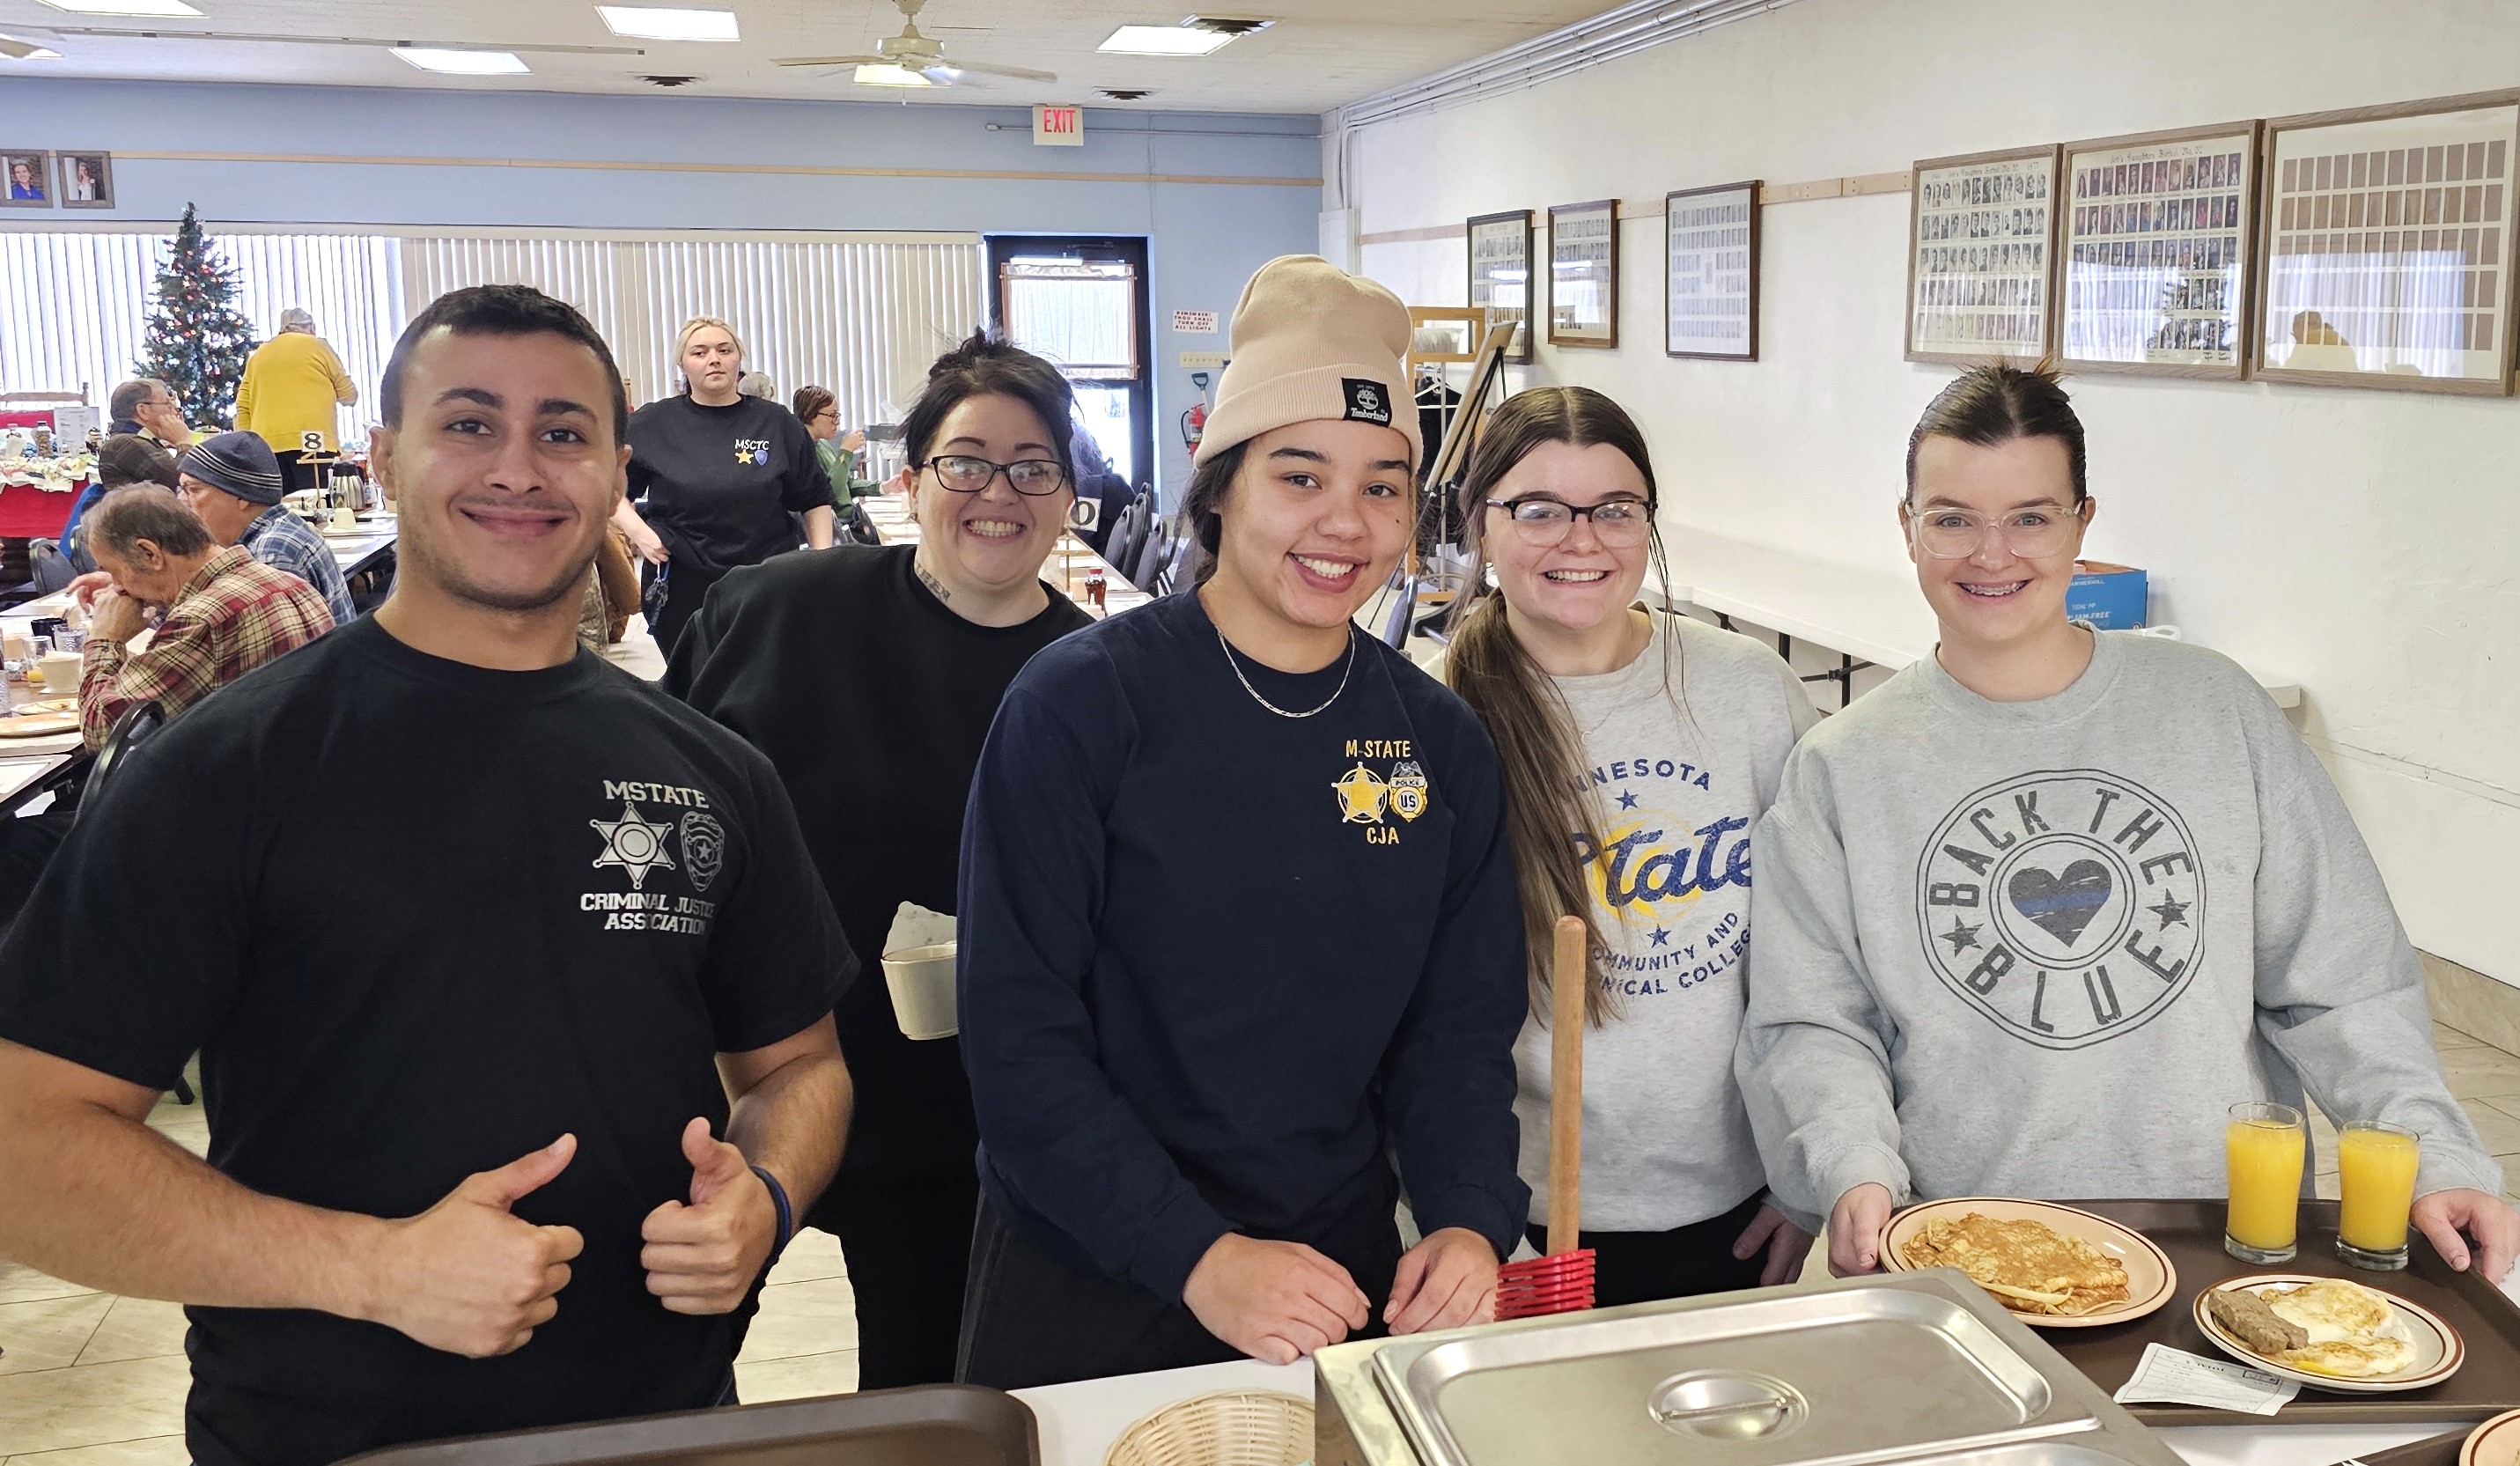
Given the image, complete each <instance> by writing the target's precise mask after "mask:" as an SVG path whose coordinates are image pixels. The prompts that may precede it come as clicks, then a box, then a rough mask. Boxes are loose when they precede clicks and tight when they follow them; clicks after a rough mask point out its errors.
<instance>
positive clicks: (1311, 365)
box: [1193, 254, 1420, 469]
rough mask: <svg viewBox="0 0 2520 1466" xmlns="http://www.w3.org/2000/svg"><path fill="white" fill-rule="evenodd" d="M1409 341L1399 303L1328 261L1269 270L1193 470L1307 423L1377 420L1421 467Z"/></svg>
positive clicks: (1292, 259) (1242, 312)
mask: <svg viewBox="0 0 2520 1466" xmlns="http://www.w3.org/2000/svg"><path fill="white" fill-rule="evenodd" d="M1409 333H1410V327H1409V308H1408V307H1407V306H1405V305H1402V304H1401V303H1400V297H1399V296H1397V295H1394V294H1393V293H1391V291H1390V290H1388V289H1384V288H1383V287H1382V286H1379V285H1376V284H1375V283H1374V282H1373V281H1371V280H1368V279H1366V278H1365V277H1363V276H1361V275H1350V274H1349V273H1347V272H1346V271H1345V270H1342V269H1340V268H1339V267H1338V266H1336V265H1333V264H1331V263H1330V262H1329V261H1328V260H1326V259H1323V258H1322V257H1321V256H1320V255H1317V254H1288V255H1283V256H1281V257H1279V258H1277V259H1273V260H1271V261H1269V263H1267V264H1265V265H1262V266H1261V267H1260V269H1259V272H1258V273H1257V274H1255V275H1253V276H1252V277H1251V283H1250V284H1249V285H1247V286H1244V287H1243V289H1242V299H1241V301H1240V302H1239V303H1238V304H1237V305H1236V306H1235V308H1234V340H1233V352H1232V358H1231V360H1230V361H1229V362H1228V363H1227V364H1226V368H1225V377H1224V378H1223V380H1221V381H1219V382H1218V383H1217V389H1216V411H1214V412H1213V413H1211V414H1209V415H1208V419H1207V430H1206V432H1205V433H1204V434H1203V435H1202V436H1201V437H1200V439H1199V444H1198V452H1197V453H1196V454H1195V455H1194V456H1193V462H1194V463H1198V464H1206V463H1208V462H1209V461H1211V460H1213V459H1214V458H1215V457H1216V456H1217V455H1218V454H1220V453H1224V452H1227V451H1228V450H1231V449H1233V448H1236V447H1238V446H1239V445H1241V444H1243V443H1247V442H1249V441H1251V440H1252V439H1253V438H1256V437H1258V436H1260V435H1261V434H1262V433H1266V432H1275V431H1277V430H1278V429H1279V428H1282V427H1292V426H1294V425H1295V424H1296V423H1299V422H1368V423H1372V424H1373V425H1374V426H1376V427H1387V428H1389V429H1391V430H1392V431H1393V432H1396V433H1399V434H1400V437H1401V441H1402V444H1403V448H1402V452H1404V453H1405V454H1406V455H1407V457H1408V461H1409V466H1410V467H1411V468H1412V469H1415V468H1416V467H1417V466H1418V450H1419V447H1420V444H1419V443H1418V434H1417V432H1416V431H1415V430H1414V429H1415V427H1416V422H1415V421H1414V420H1412V421H1411V422H1410V424H1409V425H1408V426H1406V427H1404V426H1402V425H1401V419H1402V417H1403V414H1402V412H1401V409H1402V408H1403V407H1405V406H1407V405H1408V404H1409V403H1410V401H1411V400H1412V399H1411V397H1410V389H1409V374H1408V372H1407V370H1406V369H1405V368H1404V367H1403V366H1402V364H1401V360H1400V359H1401V358H1402V357H1403V356H1405V355H1407V354H1408V351H1409Z"/></svg>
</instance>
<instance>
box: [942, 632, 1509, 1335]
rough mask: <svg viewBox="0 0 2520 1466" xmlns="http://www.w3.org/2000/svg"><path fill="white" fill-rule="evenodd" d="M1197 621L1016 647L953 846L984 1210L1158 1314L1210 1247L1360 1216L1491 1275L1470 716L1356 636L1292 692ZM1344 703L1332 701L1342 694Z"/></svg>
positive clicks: (1492, 839)
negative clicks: (1412, 1220)
mask: <svg viewBox="0 0 2520 1466" xmlns="http://www.w3.org/2000/svg"><path fill="white" fill-rule="evenodd" d="M1238 665H1239V667H1240V670H1241V672H1242V674H1243V676H1245V677H1247V678H1248V679H1249V680H1250V682H1251V685H1252V687H1253V688H1256V689H1258V690H1259V692H1260V693H1261V695H1263V696H1266V697H1267V698H1268V699H1269V700H1270V701H1271V702H1273V703H1275V704H1276V705H1277V706H1279V707H1281V708H1288V709H1303V708H1310V707H1314V706H1317V705H1319V704H1321V703H1322V702H1324V701H1325V700H1326V699H1329V698H1330V696H1331V693H1332V691H1333V689H1339V690H1338V694H1337V697H1336V700H1335V701H1332V702H1331V703H1330V705H1329V706H1328V708H1327V709H1325V710H1324V711H1323V712H1322V713H1320V714H1319V715H1318V716H1315V717H1310V718H1287V717H1282V716H1280V715H1278V714H1276V713H1273V712H1271V711H1269V710H1268V709H1267V708H1264V707H1262V706H1261V705H1260V703H1259V702H1258V701H1257V700H1256V699H1255V698H1254V697H1253V696H1252V694H1251V693H1250V692H1249V691H1246V690H1245V689H1243V687H1242V685H1241V684H1240V683H1239V682H1238V680H1237V679H1236V676H1235V671H1236V667H1235V665H1230V664H1229V663H1228V661H1227V654H1226V651H1225V648H1224V646H1223V644H1221V643H1220V642H1219V641H1218V638H1217V634H1216V629H1215V627H1214V625H1213V624H1212V623H1211V622H1210V621H1209V620H1208V618H1207V615H1206V612H1205V611H1204V609H1203V608H1202V607H1201V606H1200V604H1199V600H1198V598H1197V597H1196V596H1173V597H1167V598H1165V599H1163V600H1157V601H1154V602H1151V603H1150V604H1148V605H1147V606H1145V607H1144V608H1142V609H1139V610H1135V611H1131V612H1129V613H1128V614H1125V615H1121V616H1115V617H1113V618H1111V619H1110V620H1108V621H1105V622H1103V623H1102V624H1101V625H1099V626H1095V627H1091V628H1088V629H1087V630H1085V631H1082V632H1079V633H1077V634H1076V635H1074V636H1071V637H1068V638H1066V639H1065V640H1063V641H1061V642H1058V643H1057V644H1053V645H1051V646H1049V647H1047V648H1045V649H1044V650H1043V651H1042V652H1041V654H1040V655H1038V656H1036V657H1035V658H1033V660H1032V662H1031V664H1030V665H1028V666H1027V667H1026V668H1025V669H1024V671H1023V672H1022V674H1021V675H1019V676H1018V677H1017V678H1016V679H1015V682H1014V684H1013V686H1012V688H1010V689H1008V692H1007V696H1006V700H1005V702H1004V703H1003V704H1002V705H1001V707H1000V709H999V712H998V718H997V722H996V724H995V725H994V726H993V727H992V729H991V730H990V733H989V738H988V742H987V745H986V746H985V747H984V748H983V750H982V752H981V755H980V765H979V770H978V773H977V776H976V777H975V778H974V779H973V782H972V786H971V801H970V807H969V812H968V814H967V818H966V822H965V825H964V834H963V866H962V882H961V885H962V891H961V928H960V937H961V943H962V946H961V953H962V961H961V968H962V970H961V984H960V986H961V1008H962V1029H963V1053H964V1062H965V1065H966V1066H967V1069H968V1070H969V1072H970V1077H971V1094H972V1100H973V1104H974V1107H975V1109H976V1111H977V1114H978V1118H979V1124H980V1183H981V1186H982V1188H983V1189H984V1190H985V1191H986V1193H987V1195H988V1197H989V1199H990V1201H991V1202H992V1203H993V1204H994V1205H996V1206H997V1207H998V1208H999V1209H1000V1210H1001V1211H1002V1212H1004V1213H1005V1214H1007V1215H1008V1216H1009V1217H1010V1218H1011V1219H1012V1222H1014V1224H1016V1225H1018V1226H1021V1227H1023V1228H1024V1229H1025V1230H1026V1232H1027V1233H1028V1234H1029V1235H1031V1236H1033V1237H1035V1238H1036V1239H1037V1240H1038V1241H1040V1242H1041V1243H1042V1244H1043V1245H1044V1246H1045V1247H1046V1248H1048V1249H1049V1250H1051V1251H1052V1252H1054V1253H1055V1254H1057V1255H1059V1256H1063V1257H1065V1258H1067V1259H1068V1260H1069V1261H1071V1262H1072V1263H1075V1264H1077V1265H1079V1266H1092V1267H1093V1268H1095V1269H1097V1270H1099V1271H1101V1272H1103V1273H1105V1274H1107V1275H1110V1276H1113V1277H1120V1278H1126V1279H1128V1280H1130V1281H1132V1282H1135V1283H1137V1284H1138V1285H1139V1286H1141V1287H1144V1288H1146V1289H1148V1291H1150V1292H1153V1293H1155V1294H1156V1295H1157V1296H1159V1297H1165V1298H1178V1297H1180V1296H1181V1290H1182V1285H1183V1283H1184V1282H1185V1281H1186V1280H1187V1279H1188V1278H1189V1276H1190V1272H1191V1269H1192V1268H1193V1266H1196V1265H1197V1263H1198V1260H1199V1258H1200V1257H1201V1256H1202V1255H1204V1254H1205V1253H1206V1251H1207V1249H1208V1248H1209V1247H1210V1246H1211V1245H1213V1244H1214V1243H1215V1241H1216V1240H1217V1238H1219V1237H1220V1236H1223V1235H1224V1234H1225V1233H1226V1232H1228V1231H1238V1232H1243V1233H1245V1234H1248V1235H1252V1236H1257V1237H1267V1238H1280V1239H1287V1240H1294V1241H1307V1242H1309V1241H1313V1240H1314V1239H1316V1238H1317V1237H1320V1236H1322V1235H1324V1234H1326V1233H1327V1232H1328V1230H1329V1229H1331V1228H1332V1227H1333V1226H1335V1225H1336V1224H1337V1223H1338V1222H1340V1221H1341V1220H1342V1219H1344V1218H1348V1217H1351V1216H1353V1215H1354V1214H1355V1213H1356V1211H1357V1209H1358V1208H1359V1207H1361V1206H1370V1205H1373V1204H1376V1202H1377V1201H1379V1202H1382V1203H1385V1204H1387V1202H1388V1199H1389V1197H1390V1194H1391V1177H1390V1169H1389V1163H1388V1161H1387V1160H1386V1156H1387V1155H1390V1154H1393V1153H1396V1155H1397V1158H1398V1160H1399V1164H1400V1172H1401V1177H1402V1178H1403V1179H1404V1180H1405V1181H1406V1182H1407V1185H1408V1189H1409V1193H1410V1202H1411V1206H1412V1208H1413V1210H1414V1212H1415V1214H1416V1216H1417V1219H1418V1224H1419V1226H1420V1227H1421V1229H1423V1230H1424V1231H1427V1232H1433V1231H1435V1230H1436V1229H1438V1228H1441V1227H1447V1226H1465V1227H1469V1228H1471V1229H1473V1230H1475V1231H1477V1232H1478V1233H1479V1234H1480V1235H1482V1236H1484V1237H1486V1238H1487V1239H1488V1241H1489V1242H1490V1243H1492V1244H1494V1245H1495V1247H1496V1248H1497V1253H1498V1256H1500V1257H1502V1256H1504V1255H1505V1254H1506V1253H1507V1252H1508V1251H1509V1250H1510V1249H1511V1248H1512V1246H1513V1243H1514V1241H1515V1239H1516V1237H1517V1236H1518V1234H1519V1232H1520V1230H1521V1227H1522V1225H1523V1221H1524V1217H1525V1215H1526V1213H1527V1212H1528V1210H1529V1206H1530V1199H1531V1197H1530V1191H1529V1189H1528V1188H1527V1187H1525V1186H1524V1185H1523V1183H1522V1181H1521V1180H1520V1179H1519V1178H1518V1177H1516V1175H1515V1172H1514V1163H1515V1136H1516V1130H1515V1121H1514V1117H1513V1108H1512V1107H1513V1092H1514V1068H1513V1041H1514V1036H1515V1034H1516V1033H1517V1032H1518V1031H1519V1029H1520V1028H1521V1025H1522V1017H1523V1012H1524V1009H1525V1002H1526V1000H1525V997H1524V994H1525V986H1524V975H1523V955H1522V922H1521V914H1520V908H1519V907H1518V906H1517V904H1516V901H1515V894H1514V878H1513V862H1512V856H1511V852H1510V850H1509V849H1508V845H1507V839H1506V830H1505V802H1504V790H1503V784H1502V776H1501V775H1500V773H1499V770H1498V766H1497V757H1496V751H1495V748H1494V746H1493V745H1492V744H1491V743H1490V742H1489V740H1488V736H1487V733H1486V731H1485V730H1484V729H1483V728H1481V727H1480V725H1479V722H1478V720H1477V718H1476V717H1475V716H1474V715H1473V714H1472V713H1471V712H1470V711H1469V709H1468V708H1467V707H1466V706H1465V705H1464V704H1463V702H1462V701H1461V699H1460V698H1458V697H1456V696H1454V695H1453V693H1452V692H1450V691H1449V690H1447V689H1444V688H1443V687H1441V686H1440V685H1438V684H1437V683H1435V682H1434V681H1433V680H1431V679H1430V678H1428V677H1427V676H1425V674H1423V673H1421V672H1419V671H1418V669H1417V668H1416V667H1414V666H1411V665H1410V664H1409V662H1408V661H1407V660H1406V659H1405V658H1403V657H1402V656H1400V655H1399V654H1398V653H1397V652H1395V651H1393V650H1391V649H1390V648H1389V647H1387V646H1385V645H1383V644H1381V643H1379V642H1377V641H1374V640H1373V639H1372V638H1370V637H1364V636H1359V637H1358V638H1357V640H1356V644H1355V648H1354V665H1353V667H1352V668H1343V667H1342V665H1341V664H1340V663H1335V662H1334V663H1332V664H1331V665H1330V666H1329V667H1328V668H1327V669H1325V670H1324V671H1321V672H1317V673H1309V674H1304V675H1300V676H1290V675H1287V674H1283V673H1278V672H1273V671H1271V670H1270V669H1268V668H1266V667H1263V666H1260V665H1259V664H1258V663H1255V662H1252V661H1249V660H1248V659H1240V658H1238ZM1342 675H1345V676H1346V678H1347V681H1346V685H1345V687H1344V689H1340V678H1341V677H1342Z"/></svg>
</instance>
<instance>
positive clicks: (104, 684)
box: [78, 488, 333, 748]
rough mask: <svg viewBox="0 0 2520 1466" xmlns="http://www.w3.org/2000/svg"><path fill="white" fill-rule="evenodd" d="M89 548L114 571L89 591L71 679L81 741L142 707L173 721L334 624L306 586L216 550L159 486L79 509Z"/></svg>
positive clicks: (93, 740)
mask: <svg viewBox="0 0 2520 1466" xmlns="http://www.w3.org/2000/svg"><path fill="white" fill-rule="evenodd" d="M88 543H89V545H90V546H91V547H92V548H93V549H94V550H95V552H96V562H97V563H98V564H100V565H102V566H104V567H105V570H106V573H107V574H108V575H111V576H112V578H113V589H112V591H110V592H108V593H107V594H106V595H104V596H101V597H99V598H97V602H96V619H95V621H94V622H93V623H91V624H90V626H89V627H88V636H87V650H86V660H87V665H86V667H85V669H84V670H83V671H82V672H81V673H80V675H79V693H78V703H79V728H80V731H81V732H82V733H85V734H86V737H87V745H88V746H89V747H90V748H95V747H99V746H101V745H102V744H103V743H104V742H105V735H106V734H107V733H109V732H111V731H112V728H113V725H114V723H115V721H116V720H118V719H119V718H121V716H122V715H123V713H124V712H125V711H127V710H129V709H130V708H132V707H135V706H137V705H139V704H140V703H143V702H149V701H153V700H154V701H155V702H157V703H158V706H159V707H161V708H163V709H165V711H166V712H167V713H168V714H169V715H170V716H171V715H172V714H174V713H177V712H180V711H181V710H183V709H184V708H186V707H189V706H191V705H192V704H194V703H196V702H199V701H200V700H202V698H203V697H205V696H207V695H209V694H210V693H211V692H213V691H215V690H217V689H220V688H223V687H225V686H227V685H228V684H229V683H232V682H234V681H236V680H237V679H238V678H240V677H243V676H245V675H246V674H247V673H248V672H250V671H252V670H253V669H254V668H256V667H259V666H261V665H262V664H263V663H265V662H268V661H272V660H274V659H276V658H278V657H279V656H281V655H282V654H283V653H286V652H291V651H294V650H296V649H297V648H298V647H300V646H303V645H305V644H307V643H309V642H312V641H314V640H315V639H316V638H317V637H320V636H322V635H323V634H324V633H326V632H328V631H331V630H332V629H333V615H332V612H330V611H328V610H326V609H325V608H324V598H323V597H321V596H318V595H316V594H315V592H314V590H313V588H311V587H309V586H308V585H307V584H306V582H304V581H302V580H300V579H298V578H297V577H296V576H294V575H290V574H287V573H285V572H283V571H279V570H275V569H273V568H271V567H270V566H269V565H265V564H263V563H261V562H260V561H258V560H256V559H255V558H254V557H253V556H252V555H248V554H247V553H246V552H245V551H244V550H243V549H242V548H239V547H237V546H226V547H222V546H220V545H218V544H217V543H216V542H214V541H213V540H212V539H211V538H210V532H209V529H208V527H207V526H205V525H203V523H202V518H201V515H199V514H196V513H194V512H193V511H191V510H190V509H187V508H186V507H185V506H184V504H183V503H182V501H180V500H178V499H176V498H175V497H174V496H172V495H170V494H167V493H164V492H162V491H160V490H158V489H155V488H129V489H116V490H114V491H113V492H112V493H111V494H108V495H106V496H105V500H104V502H103V503H101V504H99V505H98V506H97V507H96V511H95V512H93V513H92V514H90V515H89V516H88ZM153 613H155V614H156V616H157V624H156V626H155V627H152V626H151V625H150V624H149V623H150V618H151V615H152V614H153Z"/></svg>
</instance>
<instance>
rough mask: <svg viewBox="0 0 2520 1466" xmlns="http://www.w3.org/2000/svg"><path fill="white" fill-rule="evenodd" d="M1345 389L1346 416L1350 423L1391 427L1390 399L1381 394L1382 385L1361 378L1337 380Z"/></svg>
mask: <svg viewBox="0 0 2520 1466" xmlns="http://www.w3.org/2000/svg"><path fill="white" fill-rule="evenodd" d="M1339 380H1340V381H1341V383H1342V384H1343V385H1344V386H1345V387H1346V388H1347V416H1348V421H1349V422H1373V423H1377V424H1379V425H1381V426H1383V427H1389V426H1390V425H1391V399H1390V398H1388V397H1385V396H1384V395H1383V393H1382V383H1380V382H1378V381H1368V380H1366V379H1365V378H1361V377H1344V378H1339Z"/></svg>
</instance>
